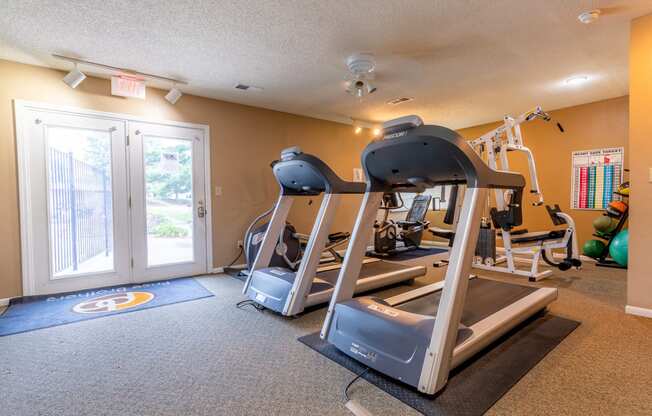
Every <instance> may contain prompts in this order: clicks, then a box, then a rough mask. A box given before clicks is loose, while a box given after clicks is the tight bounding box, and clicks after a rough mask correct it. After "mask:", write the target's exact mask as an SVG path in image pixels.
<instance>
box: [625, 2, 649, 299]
mask: <svg viewBox="0 0 652 416" xmlns="http://www.w3.org/2000/svg"><path fill="white" fill-rule="evenodd" d="M629 93H630V96H629V106H630V114H629V125H630V132H629V149H630V152H631V157H630V169H631V172H630V180H631V185H632V190H633V192H632V196H631V200H630V207H631V210H630V217H629V218H630V219H629V223H630V234H629V265H628V267H629V269H628V271H627V304H628V305H631V306H636V307H640V308H647V309H652V277H651V276H652V273H651V270H652V256H651V255H650V247H652V216H650V207H652V184H650V169H651V168H652V138H651V137H652V116H650V109H652V15H647V16H644V17H640V18H638V19H635V20H634V21H633V22H632V28H631V43H630V57H629Z"/></svg>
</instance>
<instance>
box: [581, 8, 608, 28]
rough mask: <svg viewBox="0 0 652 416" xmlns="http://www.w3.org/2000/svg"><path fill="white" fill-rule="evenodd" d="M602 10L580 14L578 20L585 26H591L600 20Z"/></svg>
mask: <svg viewBox="0 0 652 416" xmlns="http://www.w3.org/2000/svg"><path fill="white" fill-rule="evenodd" d="M600 13H602V12H601V11H600V9H594V10H589V11H588V12H584V13H580V15H579V16H577V20H579V21H580V22H582V23H584V24H585V25H588V24H591V23H593V22H595V21H596V20H598V19H599V18H600Z"/></svg>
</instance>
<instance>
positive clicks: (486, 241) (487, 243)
mask: <svg viewBox="0 0 652 416" xmlns="http://www.w3.org/2000/svg"><path fill="white" fill-rule="evenodd" d="M475 256H476V257H480V258H481V259H482V262H483V263H486V260H487V259H491V261H492V263H491V264H495V262H496V230H495V229H493V228H490V227H481V228H480V235H479V236H478V244H477V245H476V246H475Z"/></svg>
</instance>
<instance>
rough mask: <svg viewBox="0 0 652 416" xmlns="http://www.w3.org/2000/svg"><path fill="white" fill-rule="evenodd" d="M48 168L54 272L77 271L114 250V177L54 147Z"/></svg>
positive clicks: (51, 249)
mask: <svg viewBox="0 0 652 416" xmlns="http://www.w3.org/2000/svg"><path fill="white" fill-rule="evenodd" d="M48 167H49V169H48V173H49V177H48V182H49V205H50V208H49V209H50V213H49V214H50V218H49V223H50V239H51V243H50V252H51V255H52V266H53V269H54V270H53V273H54V274H57V273H61V272H63V271H71V272H75V271H77V270H79V265H80V264H81V263H82V262H84V261H86V260H88V259H90V258H92V257H95V256H98V255H100V254H104V255H105V256H108V255H109V254H110V253H111V252H112V251H113V235H112V232H113V226H112V218H113V217H112V200H111V178H110V177H109V175H107V173H106V172H105V171H104V170H103V169H98V168H97V167H95V166H91V165H90V164H88V163H85V162H83V161H81V160H78V159H75V158H74V157H73V153H72V152H61V151H59V150H56V149H53V148H50V150H49V155H48Z"/></svg>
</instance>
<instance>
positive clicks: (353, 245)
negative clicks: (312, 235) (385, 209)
mask: <svg viewBox="0 0 652 416" xmlns="http://www.w3.org/2000/svg"><path fill="white" fill-rule="evenodd" d="M382 199H383V193H382V192H366V193H365V194H364V198H363V199H362V205H361V206H360V210H359V211H358V216H357V219H356V221H355V225H354V227H353V232H352V233H351V241H350V242H349V246H348V247H347V249H346V254H345V255H344V263H343V264H342V268H341V269H340V274H339V276H338V278H337V284H336V285H335V291H334V292H333V296H332V297H331V301H330V303H329V304H328V311H327V312H326V318H325V319H324V325H323V327H322V330H321V333H320V337H321V339H326V337H327V336H328V330H329V328H330V325H331V322H332V320H333V313H334V311H335V305H337V303H338V302H341V301H343V300H347V299H351V298H352V297H353V293H354V291H355V285H356V281H357V280H358V276H359V275H360V269H361V267H362V260H363V258H364V255H365V253H366V251H367V243H368V242H369V237H370V236H371V233H372V231H373V224H374V221H375V219H376V215H377V214H378V209H379V208H380V202H381V201H382Z"/></svg>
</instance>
